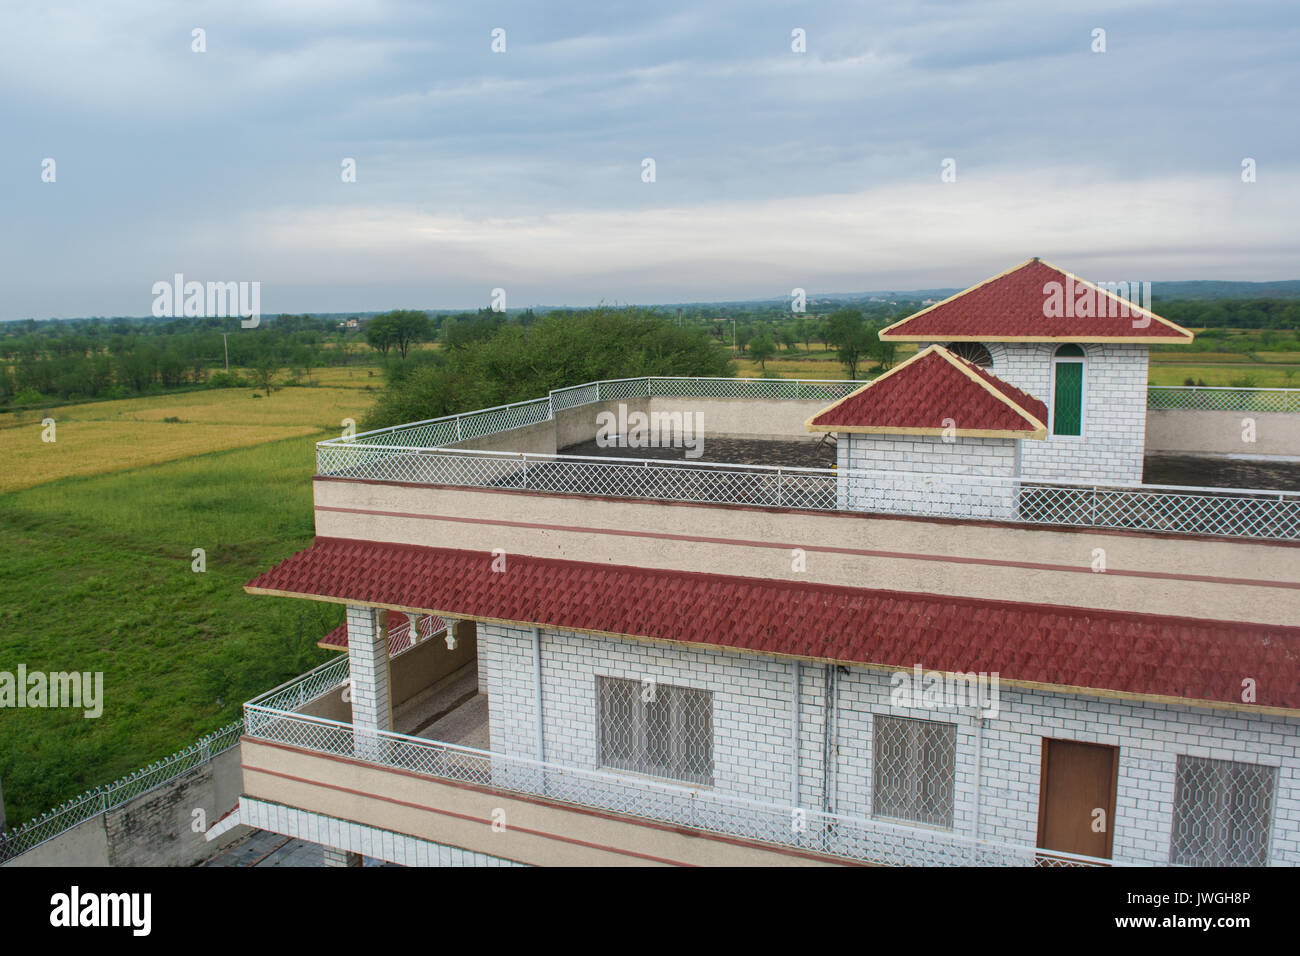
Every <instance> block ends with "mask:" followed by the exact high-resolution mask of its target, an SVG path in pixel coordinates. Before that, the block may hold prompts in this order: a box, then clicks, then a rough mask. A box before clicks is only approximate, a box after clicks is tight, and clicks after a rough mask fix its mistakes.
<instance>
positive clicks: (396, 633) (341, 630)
mask: <svg viewBox="0 0 1300 956" xmlns="http://www.w3.org/2000/svg"><path fill="white" fill-rule="evenodd" d="M446 628H447V622H446V621H444V620H443V619H442V618H440V617H434V616H430V615H424V616H422V617H421V618H420V640H422V641H427V640H428V639H429V638H431V637H433V636H434V635H435V634H437V633H439V632H440V631H444V630H446ZM316 646H317V647H323V648H325V649H326V650H335V651H346V650H347V649H348V622H347V621H344V622H343V623H342V624H340V625H339V626H338V627H336V628H334V630H332V631H330V632H329V633H328V634H326V635H325V636H324V637H322V638H321V639H320V640H319V641H317V642H316ZM410 646H411V622H410V621H408V620H407V619H406V615H405V614H402V613H400V612H398V611H394V612H393V613H392V614H390V615H389V617H388V654H389V656H390V657H391V656H392V655H394V654H400V653H401V652H402V651H404V650H406V649H407V648H408V647H410Z"/></svg>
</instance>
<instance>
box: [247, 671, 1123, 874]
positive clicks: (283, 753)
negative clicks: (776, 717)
mask: <svg viewBox="0 0 1300 956" xmlns="http://www.w3.org/2000/svg"><path fill="white" fill-rule="evenodd" d="M347 681H348V661H347V659H346V658H340V659H338V660H335V661H331V662H329V663H327V664H325V665H323V666H321V667H319V668H317V669H315V670H314V671H311V672H309V673H308V674H305V675H303V676H302V677H301V678H300V679H298V680H296V681H293V682H291V683H289V684H285V685H282V686H281V687H278V688H276V689H275V690H273V691H270V692H268V693H267V694H264V695H262V696H261V697H259V698H256V699H255V700H252V701H249V702H248V703H247V704H245V705H244V714H245V737H244V740H243V748H244V765H245V786H244V790H245V796H247V797H249V798H250V799H255V800H262V801H267V802H271V803H279V804H281V805H287V806H292V807H298V808H301V809H304V810H308V811H310V812H315V813H324V814H327V815H334V816H338V817H340V818H342V819H345V820H348V821H351V822H356V823H361V824H365V825H370V826H378V827H381V828H385V829H399V830H401V832H407V833H410V834H412V835H417V836H420V837H421V838H424V839H430V840H433V841H435V842H443V843H448V844H451V845H455V846H460V847H463V848H465V849H468V850H473V851H477V852H484V853H489V854H499V855H503V856H507V857H508V858H510V859H519V860H520V861H521V862H539V863H540V862H566V861H567V862H571V863H586V864H589V863H603V862H608V861H609V859H610V858H611V855H612V858H615V859H621V860H622V861H623V862H627V861H628V860H629V859H630V860H631V861H632V862H658V863H663V862H698V863H715V864H727V863H735V864H743V865H771V864H773V863H822V864H826V863H829V864H860V865H861V864H866V865H896V866H904V865H906V866H950V865H976V866H1053V867H1055V866H1109V865H1120V864H1112V861H1110V860H1101V859H1094V858H1091V857H1080V856H1074V855H1071V854H1065V853H1060V852H1056V851H1051V852H1048V851H1040V850H1038V849H1036V848H1034V847H1032V846H1018V845H1013V844H1009V843H1003V842H997V841H990V840H982V839H973V838H971V837H969V836H966V835H962V834H958V833H954V832H951V831H948V830H941V829H933V828H926V827H917V826H908V825H903V824H896V823H891V822H886V821H882V820H876V819H867V818H862V817H854V816H848V815H843V814H835V813H827V812H823V811H821V810H818V809H815V808H806V807H791V806H781V805H776V804H769V803H762V802H758V801H753V800H748V799H746V798H744V797H742V796H739V795H735V794H731V793H724V792H720V791H717V790H713V789H710V788H706V787H697V788H692V787H686V786H678V785H674V784H671V783H667V782H664V781H660V780H655V779H651V778H646V777H641V776H635V775H621V774H618V773H613V772H610V771H608V770H604V769H592V768H580V767H572V766H563V765H559V764H555V763H548V762H541V761H536V760H529V759H526V758H521V757H516V756H508V755H505V754H500V753H493V752H492V751H491V750H489V749H482V748H476V747H471V746H465V745H464V744H462V743H458V742H457V741H456V740H448V739H430V736H427V735H426V736H416V735H412V734H403V733H389V732H383V731H376V730H370V729H366V728H361V727H356V726H353V725H352V724H351V723H349V722H347V721H344V720H336V719H331V718H328V717H323V716H319V712H320V711H321V709H322V706H323V705H322V702H324V701H326V700H327V699H330V698H333V699H337V698H339V696H340V693H341V691H342V690H343V688H344V685H345V684H346V683H347ZM324 706H325V707H326V708H328V707H329V706H332V705H330V704H325V705H324ZM485 708H486V701H485V700H484V699H481V695H476V696H475V697H474V698H471V699H469V700H467V701H465V702H464V703H462V704H461V705H460V706H459V707H456V708H454V709H453V710H451V711H450V712H449V713H448V714H446V715H445V716H443V717H442V718H441V719H440V720H439V721H438V722H436V723H435V724H433V725H431V726H430V727H429V728H428V729H427V731H426V734H429V735H431V734H433V733H434V732H436V731H438V730H439V729H443V730H447V731H449V733H448V734H447V736H456V737H458V738H459V739H461V740H464V739H467V738H469V737H472V736H474V735H475V734H476V733H479V734H481V728H482V720H483V717H484V715H485ZM498 821H500V822H501V827H500V828H499V829H494V827H493V826H491V824H493V823H497V822H498ZM507 833H514V834H516V835H515V836H514V838H513V842H512V840H511V838H509V837H507V836H506V834H507ZM547 833H560V834H565V835H566V836H564V837H561V838H560V839H562V840H564V841H565V844H567V845H566V846H563V847H562V848H561V849H560V850H558V851H557V850H556V849H555V848H554V846H552V845H546V844H545V843H544V842H542V841H541V839H540V838H541V837H542V836H544V835H545V834H547Z"/></svg>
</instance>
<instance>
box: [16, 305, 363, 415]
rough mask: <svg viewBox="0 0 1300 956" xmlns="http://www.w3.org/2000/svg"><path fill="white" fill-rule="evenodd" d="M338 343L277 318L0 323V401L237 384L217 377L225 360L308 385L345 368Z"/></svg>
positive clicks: (338, 337)
mask: <svg viewBox="0 0 1300 956" xmlns="http://www.w3.org/2000/svg"><path fill="white" fill-rule="evenodd" d="M223 333H224V336H223ZM355 337H356V336H355V334H353V336H352V338H354V339H355ZM346 341H347V337H346V336H345V334H344V333H343V332H342V331H340V330H339V329H338V327H337V322H336V321H335V320H324V319H315V318H313V317H311V316H291V315H282V316H278V317H276V318H274V319H266V320H263V322H262V324H261V325H259V326H258V327H257V328H254V329H244V328H242V327H241V326H240V324H239V320H238V319H174V320H171V321H168V322H153V321H149V320H131V319H114V320H111V321H105V320H102V319H90V320H79V321H71V322H34V321H28V322H20V323H9V324H7V325H5V326H0V403H4V404H14V405H33V404H39V403H40V402H42V401H47V400H51V399H62V400H73V401H75V400H80V399H92V398H127V397H130V396H132V395H139V394H152V393H157V392H162V391H166V390H168V389H172V388H180V387H193V386H197V385H212V386H222V385H231V384H239V383H240V382H239V379H238V376H237V375H230V376H227V375H225V373H224V370H225V367H226V358H227V354H228V355H229V362H230V367H231V368H232V369H238V368H250V369H257V368H259V367H272V368H274V369H275V370H276V372H277V373H278V372H280V371H282V370H286V369H287V370H288V371H289V374H290V375H291V377H292V379H293V380H294V381H296V382H302V381H304V380H306V381H310V379H311V373H312V370H313V369H315V368H320V367H322V366H326V365H338V364H345V363H347V362H348V361H349V353H348V350H347V349H346V348H345V347H344V344H345V342H346ZM255 377H256V376H255Z"/></svg>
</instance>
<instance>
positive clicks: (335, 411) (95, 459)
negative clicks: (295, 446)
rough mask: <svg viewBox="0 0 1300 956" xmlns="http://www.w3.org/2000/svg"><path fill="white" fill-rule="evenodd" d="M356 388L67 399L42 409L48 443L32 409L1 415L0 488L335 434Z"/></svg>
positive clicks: (361, 401)
mask: <svg viewBox="0 0 1300 956" xmlns="http://www.w3.org/2000/svg"><path fill="white" fill-rule="evenodd" d="M363 394H364V393H361V392H359V391H357V390H356V389H352V388H341V387H320V388H285V389H281V390H280V391H278V392H273V393H272V395H271V397H270V398H266V397H265V395H264V394H263V393H260V392H256V391H255V390H254V389H248V388H231V389H213V390H211V391H202V392H186V393H183V394H179V395H154V396H149V397H146V398H132V399H122V400H119V401H112V402H89V403H86V404H84V405H68V406H65V407H63V408H58V409H54V410H52V411H51V412H50V413H49V417H50V418H53V419H54V422H55V433H54V437H55V439H56V440H55V441H53V442H47V441H44V440H43V435H44V428H43V426H42V425H41V421H42V419H43V417H44V415H43V413H41V412H39V411H27V412H17V413H14V414H12V415H4V416H0V437H2V438H3V440H4V441H5V442H6V444H7V446H8V448H7V452H8V467H7V468H6V469H5V471H4V473H3V474H2V475H0V491H13V490H16V489H19V488H30V487H33V486H37V485H40V484H42V483H44V482H48V481H57V480H59V479H62V478H68V477H73V476H85V475H96V474H104V473H108V472H113V471H117V470H119V469H122V468H127V467H138V466H141V465H151V464H158V463H160V462H164V461H175V460H178V459H182V458H188V457H191V456H194V455H202V454H206V453H208V452H213V451H226V450H229V449H232V448H243V447H247V446H250V445H257V444H260V443H263V442H267V441H276V440H280V439H286V438H294V437H301V436H305V435H311V434H316V433H321V432H327V431H329V432H335V433H337V432H338V431H340V430H341V429H342V427H343V419H345V418H353V419H355V420H359V419H360V418H361V413H360V411H359V409H364V408H365V406H366V404H368V398H363V397H362V396H363ZM254 395H257V396H258V397H257V398H254V397H253V396H254ZM168 419H179V421H168Z"/></svg>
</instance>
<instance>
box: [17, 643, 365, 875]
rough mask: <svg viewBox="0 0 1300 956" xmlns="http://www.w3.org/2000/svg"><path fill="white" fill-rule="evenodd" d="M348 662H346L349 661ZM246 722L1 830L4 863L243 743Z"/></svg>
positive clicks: (237, 723)
mask: <svg viewBox="0 0 1300 956" xmlns="http://www.w3.org/2000/svg"><path fill="white" fill-rule="evenodd" d="M346 663H347V661H346V660H345V661H344V664H346ZM243 728H244V722H243V721H242V720H237V721H235V722H234V723H231V724H227V725H226V726H225V727H222V728H221V729H220V730H217V731H214V732H213V733H210V734H208V735H207V736H206V737H201V738H199V739H198V740H196V741H195V742H194V743H192V744H190V745H189V746H188V747H186V748H185V749H183V750H178V751H177V752H176V753H174V754H172V755H171V756H170V757H167V758H165V759H163V760H159V761H157V762H155V763H151V764H149V766H147V767H142V768H140V769H139V770H136V771H135V772H134V773H130V774H127V775H126V776H125V777H122V778H121V779H119V780H115V781H114V782H112V783H109V784H104V785H103V786H99V787H96V788H95V789H93V790H87V791H86V792H85V793H83V794H81V795H80V796H78V797H73V798H72V799H71V800H68V801H67V802H65V803H62V804H60V805H59V806H57V807H55V808H54V809H53V810H50V811H48V812H46V813H44V814H42V815H41V816H39V817H37V818H36V819H34V820H30V821H28V822H27V823H24V824H23V825H22V826H19V827H15V828H14V829H12V830H8V831H5V832H3V833H0V862H3V861H4V860H7V859H10V858H12V857H15V856H17V855H18V854H20V853H26V852H27V851H28V850H31V849H33V848H34V847H36V846H38V845H40V844H42V843H44V842H45V841H46V840H50V839H52V838H54V837H56V836H58V835H59V834H60V833H63V832H64V831H65V830H70V829H71V828H72V827H75V826H76V825H77V824H79V823H83V822H85V821H86V820H89V819H90V818H91V817H94V816H96V815H97V814H100V813H105V812H107V811H109V810H112V809H113V808H114V807H120V806H121V805H122V804H124V803H126V802H127V801H129V800H132V799H134V798H135V797H138V796H140V794H142V793H145V792H146V791H149V790H152V789H153V788H154V787H157V786H160V785H161V784H164V783H167V782H168V781H170V780H174V779H175V778H177V777H179V776H181V774H184V773H186V772H188V771H190V770H193V769H194V768H195V767H197V766H199V765H200V764H204V763H207V762H208V761H209V760H211V759H212V758H213V757H215V756H217V755H218V754H220V753H222V752H224V751H226V750H229V749H230V748H231V747H233V746H235V744H237V743H239V737H240V735H241V734H242V733H243Z"/></svg>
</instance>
